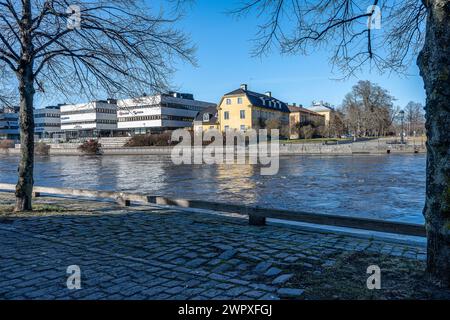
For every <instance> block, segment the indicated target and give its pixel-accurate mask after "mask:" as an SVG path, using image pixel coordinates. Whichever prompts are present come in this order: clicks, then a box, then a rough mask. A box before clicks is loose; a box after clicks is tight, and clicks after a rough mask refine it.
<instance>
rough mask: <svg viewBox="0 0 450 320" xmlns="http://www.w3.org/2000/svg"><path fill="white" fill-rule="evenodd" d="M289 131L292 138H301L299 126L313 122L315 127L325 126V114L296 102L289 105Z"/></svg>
mask: <svg viewBox="0 0 450 320" xmlns="http://www.w3.org/2000/svg"><path fill="white" fill-rule="evenodd" d="M289 111H290V112H291V113H290V114H289V132H290V138H291V139H298V138H299V136H300V135H299V128H300V126H302V125H308V124H311V125H313V126H315V127H321V126H325V116H324V115H322V114H319V113H317V112H314V111H311V110H309V109H306V108H303V107H298V106H296V105H295V104H293V105H290V106H289Z"/></svg>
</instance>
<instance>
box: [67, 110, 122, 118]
mask: <svg viewBox="0 0 450 320" xmlns="http://www.w3.org/2000/svg"><path fill="white" fill-rule="evenodd" d="M82 113H107V114H116V113H117V111H116V109H107V108H92V109H85V110H73V111H64V112H61V115H63V116H68V115H72V114H82Z"/></svg>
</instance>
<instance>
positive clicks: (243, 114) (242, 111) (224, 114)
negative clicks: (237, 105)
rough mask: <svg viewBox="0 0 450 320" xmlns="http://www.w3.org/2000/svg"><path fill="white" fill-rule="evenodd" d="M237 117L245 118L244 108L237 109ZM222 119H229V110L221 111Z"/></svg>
mask: <svg viewBox="0 0 450 320" xmlns="http://www.w3.org/2000/svg"><path fill="white" fill-rule="evenodd" d="M239 117H240V118H241V119H245V110H240V111H239ZM223 119H224V120H229V119H230V112H229V111H225V112H224V113H223Z"/></svg>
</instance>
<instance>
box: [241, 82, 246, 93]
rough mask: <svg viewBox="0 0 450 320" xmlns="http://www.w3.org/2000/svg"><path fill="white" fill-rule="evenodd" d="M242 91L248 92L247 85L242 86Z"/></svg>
mask: <svg viewBox="0 0 450 320" xmlns="http://www.w3.org/2000/svg"><path fill="white" fill-rule="evenodd" d="M241 89H242V90H245V91H247V84H246V83H243V84H241Z"/></svg>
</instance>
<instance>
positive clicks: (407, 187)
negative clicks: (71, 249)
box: [0, 154, 426, 223]
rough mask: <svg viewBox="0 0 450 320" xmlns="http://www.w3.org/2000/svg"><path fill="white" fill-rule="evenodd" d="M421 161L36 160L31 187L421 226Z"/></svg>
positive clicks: (2, 161) (12, 165)
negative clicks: (267, 170)
mask: <svg viewBox="0 0 450 320" xmlns="http://www.w3.org/2000/svg"><path fill="white" fill-rule="evenodd" d="M18 161H19V157H18V156H13V155H0V182H2V183H16V175H17V164H18ZM425 162H426V156H425V155H424V154H410V155H367V156H365V155H358V156H320V157H319V156H285V157H281V158H280V169H279V172H278V174H276V175H274V176H262V175H260V168H259V165H206V164H204V165H178V166H177V165H174V164H173V163H172V161H171V159H170V156H163V155H143V156H52V157H36V162H35V163H36V165H35V185H39V186H53V187H70V188H84V189H98V190H116V191H119V190H121V191H129V192H144V193H147V194H152V195H163V196H170V197H179V198H187V199H199V200H210V201H222V202H229V203H236V204H256V205H258V206H261V207H273V208H282V209H293V210H302V211H308V212H314V213H317V214H320V213H327V214H336V215H349V216H358V217H367V218H375V219H385V220H395V221H405V222H414V223H423V221H424V220H423V216H422V208H423V205H424V201H425Z"/></svg>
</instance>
